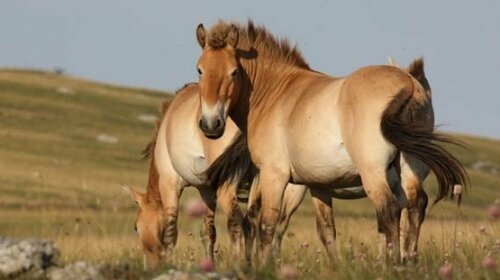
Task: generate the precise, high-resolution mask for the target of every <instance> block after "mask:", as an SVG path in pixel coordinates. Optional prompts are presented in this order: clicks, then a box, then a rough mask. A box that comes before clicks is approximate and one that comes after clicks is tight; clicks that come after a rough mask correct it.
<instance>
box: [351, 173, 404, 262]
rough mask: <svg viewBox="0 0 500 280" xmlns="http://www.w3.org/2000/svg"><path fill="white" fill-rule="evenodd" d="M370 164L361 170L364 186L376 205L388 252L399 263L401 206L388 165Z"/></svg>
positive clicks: (379, 227) (380, 228)
mask: <svg viewBox="0 0 500 280" xmlns="http://www.w3.org/2000/svg"><path fill="white" fill-rule="evenodd" d="M369 166H370V167H368V168H366V167H365V168H363V169H362V170H361V171H360V173H361V178H362V180H363V186H364V187H365V191H366V194H367V196H368V198H369V199H370V200H371V201H372V203H373V204H374V206H375V210H376V212H377V222H378V230H379V232H381V233H383V234H384V235H385V238H386V247H387V253H388V254H389V256H391V257H392V259H393V261H394V262H395V263H399V262H400V240H399V224H400V217H401V206H400V205H399V203H398V200H397V198H396V196H395V195H394V194H393V193H392V191H391V189H390V187H389V182H388V180H387V168H386V166H385V165H384V164H372V165H369Z"/></svg>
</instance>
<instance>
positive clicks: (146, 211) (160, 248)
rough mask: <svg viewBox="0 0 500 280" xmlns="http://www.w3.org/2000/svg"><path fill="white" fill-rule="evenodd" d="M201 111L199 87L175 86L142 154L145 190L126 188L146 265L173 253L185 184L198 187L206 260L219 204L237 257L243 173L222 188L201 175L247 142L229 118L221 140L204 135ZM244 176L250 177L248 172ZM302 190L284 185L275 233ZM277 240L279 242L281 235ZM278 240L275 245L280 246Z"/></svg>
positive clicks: (210, 252)
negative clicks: (199, 120)
mask: <svg viewBox="0 0 500 280" xmlns="http://www.w3.org/2000/svg"><path fill="white" fill-rule="evenodd" d="M199 115H200V111H199V86H198V84H196V83H191V84H187V85H185V86H184V87H182V88H181V89H179V90H177V92H176V94H175V97H174V98H173V99H172V100H171V101H168V100H166V101H165V102H163V104H162V106H161V114H160V117H159V119H158V121H157V123H156V128H155V132H154V134H153V138H152V140H151V141H150V143H149V144H148V145H147V146H146V148H145V149H144V152H143V157H144V158H147V157H149V158H150V162H149V175H148V181H147V186H146V192H145V193H142V192H140V191H138V190H136V189H134V188H129V187H124V189H125V191H127V192H128V193H129V194H130V195H131V196H132V198H133V200H134V201H135V202H136V204H137V206H138V211H137V215H136V221H135V223H134V228H135V230H136V232H137V233H138V237H139V240H140V242H141V243H142V248H143V252H144V265H145V267H146V268H148V269H154V268H156V267H157V266H158V265H159V262H160V260H161V259H162V258H167V259H168V258H169V257H170V256H171V254H172V251H173V248H174V246H175V244H176V241H177V235H178V231H177V217H178V210H179V198H180V196H181V194H182V192H183V190H184V188H185V187H187V186H194V187H196V188H197V189H198V191H199V193H200V195H201V198H202V201H203V203H204V204H205V209H206V211H205V212H204V214H203V223H202V228H201V239H202V243H203V246H204V251H205V256H206V257H207V258H210V259H213V257H214V243H215V241H216V230H215V225H214V215H215V210H216V206H217V202H218V204H219V206H220V207H221V208H222V210H223V212H224V213H225V214H226V215H227V217H228V220H227V227H228V233H229V238H230V242H231V251H232V252H233V254H234V256H235V257H236V258H238V257H239V255H240V243H241V239H242V226H243V225H242V224H243V222H244V220H243V215H242V213H241V210H240V208H239V206H238V198H237V195H236V191H237V188H236V186H238V185H240V184H242V180H243V179H245V177H244V176H241V177H240V178H238V180H233V181H231V182H230V183H226V182H224V183H222V181H220V182H221V184H224V185H225V187H224V188H222V187H219V188H214V187H213V186H212V185H211V183H210V181H213V183H218V182H219V181H216V178H205V176H204V173H203V172H204V171H205V170H206V169H207V168H208V167H209V165H210V164H212V163H214V162H216V161H217V159H218V157H219V156H221V154H222V153H223V151H224V150H225V149H226V148H227V147H228V146H229V145H230V144H231V143H232V146H231V147H233V149H234V147H237V146H238V145H239V146H241V145H243V146H244V147H246V140H245V139H244V137H243V136H242V134H241V133H240V132H239V129H238V128H237V126H236V125H235V124H234V123H232V122H230V121H228V122H227V128H226V131H225V132H224V134H223V135H222V136H221V137H220V138H219V139H216V140H211V139H207V138H206V137H204V136H203V134H202V133H201V132H200V130H199V129H198V127H197V126H196V124H194V125H193V123H194V122H195V120H196V119H197V118H199ZM227 154H228V153H226V155H227ZM243 159H244V158H243ZM224 163H225V164H227V161H226V160H224ZM241 164H242V163H241V161H240V162H238V166H241ZM218 167H222V165H218ZM245 172H246V171H245ZM231 176H232V175H231ZM247 176H254V175H253V173H252V174H250V173H249V175H247ZM229 178H232V177H229ZM305 192H306V188H305V186H301V185H297V186H293V187H290V188H288V190H287V192H286V194H285V202H284V205H285V208H286V210H284V211H283V212H282V214H281V218H280V221H281V222H280V230H278V232H279V235H281V236H283V234H284V232H285V231H286V227H287V225H288V222H289V220H290V218H291V216H292V214H293V213H294V211H295V210H296V209H297V207H298V206H299V204H300V203H301V201H302V199H303V197H304V194H305ZM339 195H342V194H339ZM276 242H279V244H280V243H281V239H277V240H276ZM279 244H277V245H276V246H278V247H279ZM247 255H248V253H247ZM247 258H248V257H247Z"/></svg>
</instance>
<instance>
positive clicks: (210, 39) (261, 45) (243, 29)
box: [207, 20, 310, 70]
mask: <svg viewBox="0 0 500 280" xmlns="http://www.w3.org/2000/svg"><path fill="white" fill-rule="evenodd" d="M234 27H236V28H237V30H238V34H239V40H238V45H237V47H240V48H241V47H247V46H248V47H250V50H252V49H253V50H255V51H257V53H258V56H259V57H266V58H268V59H270V60H273V61H280V62H283V63H286V64H291V65H295V66H297V67H299V68H304V69H308V70H309V69H310V68H309V64H308V63H307V62H306V60H305V59H304V57H303V56H302V54H301V52H300V51H299V50H298V49H297V46H292V45H291V44H290V42H289V41H288V39H287V38H278V37H276V36H274V35H273V34H271V33H270V32H269V31H267V29H266V28H265V27H264V26H261V25H259V26H256V25H255V24H254V23H253V21H252V20H248V23H247V25H246V26H243V25H241V24H239V23H233V22H225V21H222V20H220V21H219V22H217V23H216V24H215V25H214V26H212V27H211V28H210V29H209V30H208V32H207V44H208V46H209V47H211V48H212V49H220V48H223V47H225V46H226V45H227V39H228V34H229V32H230V31H231V30H232V29H233V28H234Z"/></svg>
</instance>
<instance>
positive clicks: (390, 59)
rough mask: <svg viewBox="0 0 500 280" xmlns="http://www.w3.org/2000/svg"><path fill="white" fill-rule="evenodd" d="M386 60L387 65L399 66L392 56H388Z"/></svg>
mask: <svg viewBox="0 0 500 280" xmlns="http://www.w3.org/2000/svg"><path fill="white" fill-rule="evenodd" d="M387 60H388V61H389V65H391V66H394V67H397V68H401V66H400V65H399V63H398V62H397V61H396V60H395V59H394V58H393V57H392V56H388V57H387Z"/></svg>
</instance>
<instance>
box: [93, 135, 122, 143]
mask: <svg viewBox="0 0 500 280" xmlns="http://www.w3.org/2000/svg"><path fill="white" fill-rule="evenodd" d="M97 141H99V142H101V143H108V144H116V143H118V137H115V136H112V135H107V134H99V135H98V136H97Z"/></svg>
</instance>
